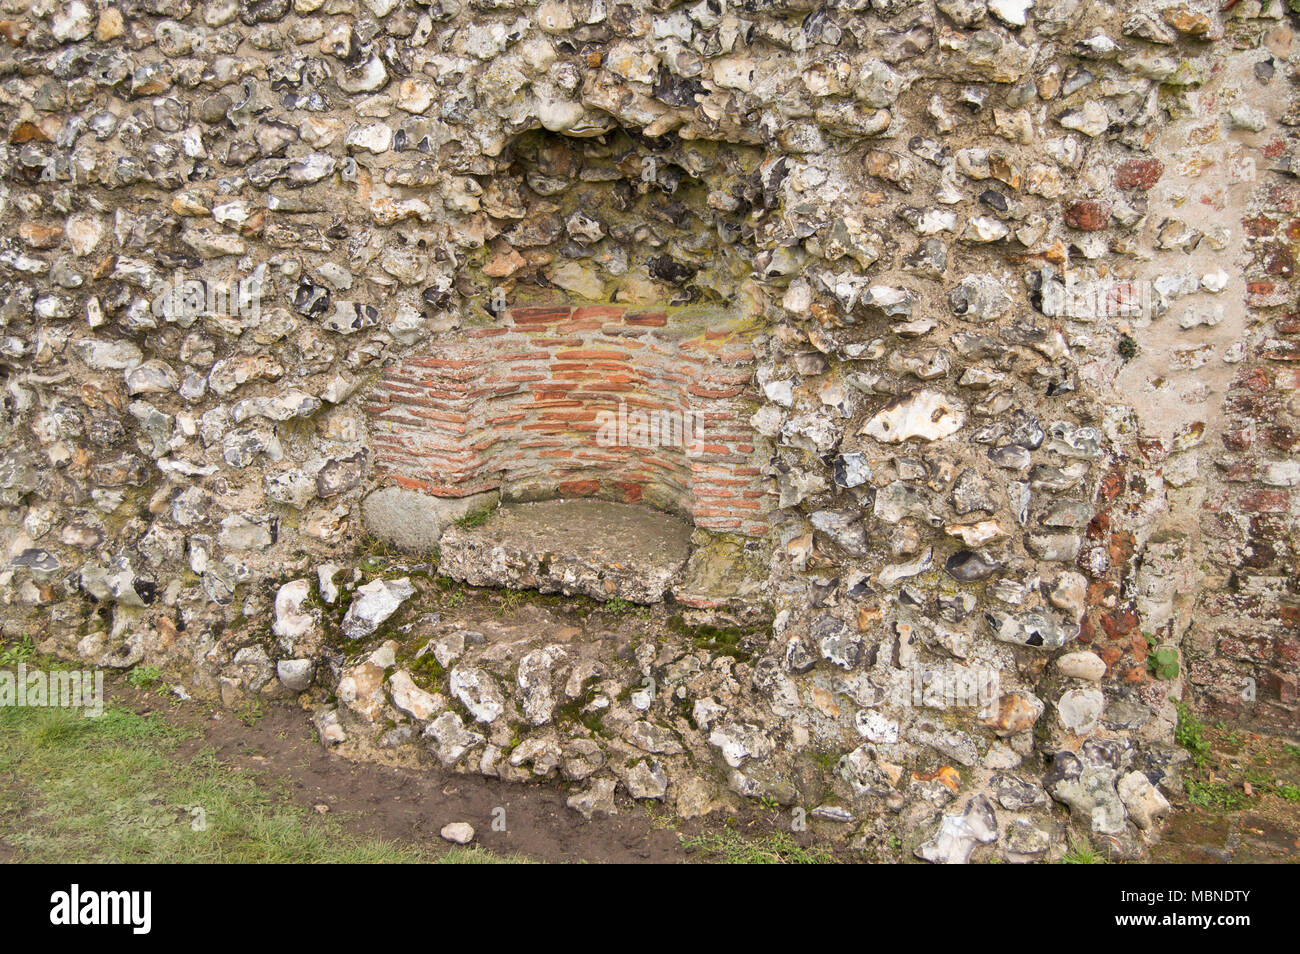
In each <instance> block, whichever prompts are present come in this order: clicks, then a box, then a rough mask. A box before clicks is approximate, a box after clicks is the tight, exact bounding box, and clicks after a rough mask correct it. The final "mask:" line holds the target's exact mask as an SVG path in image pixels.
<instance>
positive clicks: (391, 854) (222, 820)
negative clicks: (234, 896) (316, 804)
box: [0, 707, 516, 864]
mask: <svg viewBox="0 0 1300 954" xmlns="http://www.w3.org/2000/svg"><path fill="white" fill-rule="evenodd" d="M194 734H195V733H194V732H193V731H192V730H188V729H184V728H180V727H177V726H175V725H173V724H171V723H169V722H167V721H166V720H164V719H163V718H162V717H161V716H160V715H158V714H157V713H152V714H150V715H144V716H142V715H137V714H136V713H134V712H131V711H130V710H126V709H119V708H108V709H106V710H105V712H104V715H103V716H102V717H100V718H86V717H83V716H81V715H80V714H79V713H75V712H70V711H68V710H65V709H36V708H21V709H20V708H16V707H7V708H3V709H0V843H4V844H5V845H7V846H8V847H9V848H11V849H12V850H13V852H14V856H13V860H15V861H19V862H28V863H49V862H69V861H73V862H82V863H105V862H108V863H127V862H147V863H205V864H214V863H240V864H270V863H280V862H316V863H328V864H353V863H379V862H382V863H390V862H416V863H422V862H438V863H452V864H483V863H490V862H499V861H502V860H516V859H502V858H499V857H497V856H494V855H492V854H490V853H489V852H486V851H483V850H480V849H464V848H452V849H451V850H449V851H445V852H437V851H430V850H428V849H425V848H424V847H412V846H406V845H398V844H395V843H393V842H390V841H385V840H383V839H378V838H359V837H355V836H352V835H349V834H348V833H346V832H344V831H343V830H342V829H341V827H340V826H339V824H338V822H337V820H335V819H327V818H324V817H316V816H311V815H310V814H309V813H306V812H304V811H302V810H301V809H299V808H297V807H296V806H294V805H292V804H290V803H289V801H288V799H287V797H286V795H285V794H284V793H283V792H278V793H277V792H273V791H268V790H267V789H265V788H263V787H262V786H259V785H258V784H257V782H256V781H255V780H254V779H253V778H252V777H251V776H250V775H248V774H247V773H245V772H243V771H240V770H237V769H233V768H231V767H230V766H229V765H226V764H224V763H222V762H221V761H220V760H219V759H218V758H217V756H216V753H215V752H213V751H211V750H203V751H201V752H199V753H198V754H197V755H195V756H193V757H192V758H189V759H183V758H178V755H177V749H178V746H179V744H180V743H181V742H182V741H183V740H185V739H187V738H190V737H192V736H193V735H194Z"/></svg>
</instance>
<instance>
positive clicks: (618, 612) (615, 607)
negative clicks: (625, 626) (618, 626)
mask: <svg viewBox="0 0 1300 954" xmlns="http://www.w3.org/2000/svg"><path fill="white" fill-rule="evenodd" d="M601 609H603V610H604V611H605V612H606V613H609V614H610V615H611V616H629V615H631V616H636V617H638V618H640V619H649V618H650V616H651V610H650V607H648V606H639V605H638V604H636V603H629V602H628V601H627V600H625V599H623V598H622V597H621V596H616V597H614V598H613V599H612V600H606V601H605V602H604V604H603V605H602V606H601Z"/></svg>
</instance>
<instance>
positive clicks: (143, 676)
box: [126, 666, 162, 689]
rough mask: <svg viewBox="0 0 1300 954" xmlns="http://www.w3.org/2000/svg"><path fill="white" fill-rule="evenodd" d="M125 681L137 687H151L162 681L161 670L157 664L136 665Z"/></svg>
mask: <svg viewBox="0 0 1300 954" xmlns="http://www.w3.org/2000/svg"><path fill="white" fill-rule="evenodd" d="M126 681H127V682H129V683H130V684H131V685H133V686H135V687H136V688H137V689H152V688H153V687H154V686H156V685H158V683H159V682H161V681H162V670H161V669H159V668H158V667H157V666H136V667H135V668H134V669H132V670H131V672H130V674H129V675H127V677H126Z"/></svg>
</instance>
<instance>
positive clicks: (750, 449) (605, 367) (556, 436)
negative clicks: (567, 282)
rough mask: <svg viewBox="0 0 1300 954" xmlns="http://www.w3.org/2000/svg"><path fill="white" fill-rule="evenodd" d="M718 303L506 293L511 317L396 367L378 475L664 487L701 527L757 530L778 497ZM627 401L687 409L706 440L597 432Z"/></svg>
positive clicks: (639, 494)
mask: <svg viewBox="0 0 1300 954" xmlns="http://www.w3.org/2000/svg"><path fill="white" fill-rule="evenodd" d="M711 319H712V322H711ZM716 319H717V316H716V315H712V316H710V315H708V314H698V313H682V314H679V315H671V316H670V315H669V314H668V313H667V312H663V311H647V310H645V309H643V308H628V307H625V306H619V305H583V306H576V307H570V306H563V305H559V306H557V305H548V306H543V307H520V308H514V309H511V310H509V311H508V312H507V313H506V316H505V324H504V325H503V326H502V327H499V328H492V329H476V330H474V331H471V332H468V333H467V334H466V335H465V336H464V338H463V340H460V341H456V342H451V343H446V344H440V345H439V346H438V347H437V350H436V352H428V353H425V354H421V355H415V356H412V357H409V358H407V359H406V360H404V361H402V362H401V363H399V364H396V365H394V366H392V367H390V368H388V369H387V370H386V371H385V373H384V375H383V377H382V379H381V380H380V381H379V383H378V384H377V386H376V387H375V389H374V391H373V392H372V393H371V395H370V396H369V399H368V402H367V404H366V411H367V413H368V415H369V416H370V420H371V433H372V442H373V446H374V450H375V459H376V469H377V475H378V476H379V478H380V479H381V480H383V481H385V482H388V483H392V484H396V485H399V486H403V487H407V488H409V489H414V490H421V491H423V492H425V493H428V494H431V495H433V496H439V497H462V496H467V495H469V494H473V493H480V492H482V491H484V490H494V489H495V490H501V491H502V493H503V494H504V495H505V496H506V497H507V498H509V497H519V498H527V499H540V498H545V497H555V496H561V497H563V496H599V497H604V498H609V499H614V500H622V501H627V502H633V503H635V502H641V501H646V502H654V503H656V504H657V505H659V506H663V507H665V508H666V509H670V510H675V511H677V512H679V513H681V514H683V515H685V516H688V517H690V518H691V519H692V520H693V521H694V522H695V524H696V525H697V526H699V527H703V528H706V529H710V530H725V531H734V532H740V533H744V534H748V535H754V536H756V535H761V534H763V533H765V532H766V530H767V525H766V521H765V515H766V514H767V512H768V511H769V510H770V509H771V507H772V503H773V497H772V494H771V493H770V491H769V489H768V487H767V484H766V481H765V480H764V479H763V478H762V475H761V471H762V468H761V467H760V466H759V462H758V461H757V460H756V459H755V454H756V453H757V444H756V435H755V434H754V433H753V431H752V429H751V428H750V425H749V418H750V417H751V416H752V414H753V412H754V407H755V402H756V395H755V393H754V392H753V390H752V387H753V386H752V378H753V371H752V360H753V359H752V356H751V355H750V353H749V350H748V348H747V347H745V341H744V340H743V337H742V336H741V335H740V334H738V333H734V332H732V331H730V330H729V329H728V328H727V326H726V325H725V324H723V325H722V326H718V325H717V324H716ZM711 323H712V324H713V326H712V327H711ZM620 403H622V404H623V405H625V407H626V413H627V415H633V414H635V413H638V412H639V413H647V414H648V413H650V412H655V411H660V412H670V413H671V414H672V415H673V417H672V418H671V419H672V420H674V421H677V422H678V423H679V424H680V421H681V420H683V419H684V417H685V415H687V414H690V415H692V416H693V419H694V420H695V421H696V422H697V423H698V424H699V425H700V426H701V427H702V434H701V435H700V436H701V440H699V441H697V442H696V443H695V444H694V445H693V446H692V447H691V448H690V449H689V450H688V449H687V448H685V447H683V446H681V444H682V442H681V440H680V438H679V437H678V434H679V433H680V431H674V432H672V433H670V434H669V435H666V436H667V437H668V438H669V439H668V440H660V441H659V446H628V445H614V446H603V445H602V444H601V443H600V442H598V439H597V432H598V430H599V428H600V425H601V423H602V421H604V420H608V419H609V418H608V417H606V416H604V415H606V413H608V414H612V415H618V413H619V407H620ZM625 420H626V418H625ZM633 420H635V418H633Z"/></svg>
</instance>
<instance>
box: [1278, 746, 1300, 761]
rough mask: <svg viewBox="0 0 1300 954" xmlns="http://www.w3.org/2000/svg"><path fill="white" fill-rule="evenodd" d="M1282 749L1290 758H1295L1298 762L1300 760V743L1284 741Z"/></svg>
mask: <svg viewBox="0 0 1300 954" xmlns="http://www.w3.org/2000/svg"><path fill="white" fill-rule="evenodd" d="M1282 751H1283V752H1285V753H1286V754H1287V755H1288V756H1289V757H1290V758H1293V759H1295V760H1296V761H1297V762H1300V745H1292V744H1290V743H1289V742H1284V743H1283V744H1282Z"/></svg>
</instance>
